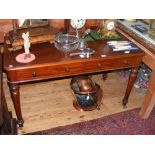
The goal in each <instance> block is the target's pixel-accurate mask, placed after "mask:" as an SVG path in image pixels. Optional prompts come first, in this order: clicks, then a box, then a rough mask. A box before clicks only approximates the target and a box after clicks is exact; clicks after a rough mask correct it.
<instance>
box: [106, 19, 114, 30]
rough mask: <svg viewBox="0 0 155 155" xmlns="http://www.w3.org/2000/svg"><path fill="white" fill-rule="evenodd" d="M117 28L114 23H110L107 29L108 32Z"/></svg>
mask: <svg viewBox="0 0 155 155" xmlns="http://www.w3.org/2000/svg"><path fill="white" fill-rule="evenodd" d="M114 27H115V23H114V22H113V21H110V22H109V23H108V24H107V29H108V30H112V29H114Z"/></svg>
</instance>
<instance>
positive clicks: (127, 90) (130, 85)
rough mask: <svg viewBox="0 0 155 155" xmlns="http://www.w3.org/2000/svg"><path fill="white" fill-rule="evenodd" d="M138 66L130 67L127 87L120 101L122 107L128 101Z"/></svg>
mask: <svg viewBox="0 0 155 155" xmlns="http://www.w3.org/2000/svg"><path fill="white" fill-rule="evenodd" d="M138 68H139V67H135V68H132V69H131V73H130V77H129V81H128V85H127V88H126V92H125V96H124V98H123V101H122V102H123V107H124V108H125V107H126V104H127V103H128V98H129V95H130V92H131V89H132V87H133V84H134V82H135V80H136V77H137V73H138Z"/></svg>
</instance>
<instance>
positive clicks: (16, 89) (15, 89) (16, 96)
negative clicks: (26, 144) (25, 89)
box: [8, 82, 24, 127]
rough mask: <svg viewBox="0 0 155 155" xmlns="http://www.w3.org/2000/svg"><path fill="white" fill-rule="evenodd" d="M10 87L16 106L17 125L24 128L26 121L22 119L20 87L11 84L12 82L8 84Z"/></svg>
mask: <svg viewBox="0 0 155 155" xmlns="http://www.w3.org/2000/svg"><path fill="white" fill-rule="evenodd" d="M8 85H9V88H10V93H11V98H12V101H13V104H14V108H15V112H16V115H17V124H18V125H19V127H22V126H23V123H24V121H23V118H22V113H21V107H20V93H19V85H18V84H17V83H11V82H8Z"/></svg>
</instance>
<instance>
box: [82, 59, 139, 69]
mask: <svg viewBox="0 0 155 155" xmlns="http://www.w3.org/2000/svg"><path fill="white" fill-rule="evenodd" d="M139 63H140V59H139V58H136V57H129V58H125V59H119V58H118V59H115V60H108V59H105V60H104V59H103V60H100V61H94V62H93V61H92V62H87V63H86V64H85V65H84V68H85V70H87V71H92V72H93V71H94V72H95V71H104V70H111V69H113V70H114V69H121V68H130V67H134V66H137V65H138V64H139Z"/></svg>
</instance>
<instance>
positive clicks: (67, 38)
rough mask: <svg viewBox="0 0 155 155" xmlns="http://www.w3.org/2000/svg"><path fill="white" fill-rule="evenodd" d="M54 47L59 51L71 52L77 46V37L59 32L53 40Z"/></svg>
mask: <svg viewBox="0 0 155 155" xmlns="http://www.w3.org/2000/svg"><path fill="white" fill-rule="evenodd" d="M54 45H55V47H56V48H57V49H58V50H59V51H63V52H72V51H74V50H76V49H77V48H78V46H79V38H78V37H76V36H74V35H70V34H59V35H57V36H56V38H55V41H54Z"/></svg>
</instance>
